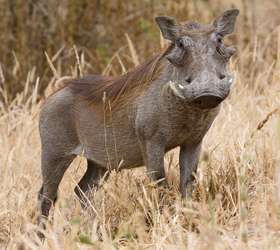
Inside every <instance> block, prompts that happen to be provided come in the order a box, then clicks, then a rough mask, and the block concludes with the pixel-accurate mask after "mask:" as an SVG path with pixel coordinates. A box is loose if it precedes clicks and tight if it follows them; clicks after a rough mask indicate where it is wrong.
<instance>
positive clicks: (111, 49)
mask: <svg viewBox="0 0 280 250" xmlns="http://www.w3.org/2000/svg"><path fill="white" fill-rule="evenodd" d="M256 1H258V0H248V1H245V0H244V1H232V2H230V1H222V0H213V1H210V0H203V1H202V0H185V1H178V0H173V1H167V0H141V1H140V0H129V1H128V0H127V1H124V0H103V1H102V0H79V1H78V0H60V1H58V0H47V1H46V0H0V20H1V21H0V31H1V32H0V66H1V68H0V69H1V71H0V76H1V77H0V84H1V88H2V89H3V88H5V90H6V92H8V93H9V94H8V96H9V99H11V98H13V97H15V95H16V93H18V92H19V91H22V90H23V89H24V86H25V84H26V79H27V76H28V72H30V71H32V72H33V79H31V80H32V83H31V84H35V80H36V78H37V77H39V78H40V84H39V90H40V93H42V91H43V90H44V89H45V87H46V86H47V84H48V83H49V82H50V80H51V78H52V77H53V73H52V71H51V69H50V67H49V65H48V63H47V60H46V56H45V54H44V52H47V54H48V55H49V56H50V57H51V58H52V61H53V64H54V65H55V67H56V69H57V70H58V71H59V72H60V74H61V75H62V76H63V75H67V74H68V75H69V74H71V69H73V67H74V65H75V62H76V58H75V53H74V51H73V46H74V45H76V46H77V50H78V52H79V53H84V56H85V61H86V62H88V64H86V65H87V67H86V69H85V70H86V72H90V73H101V72H102V70H104V68H105V67H106V65H107V64H108V63H109V62H110V60H111V58H112V56H113V55H114V54H116V53H117V54H118V56H120V57H121V59H122V61H124V62H125V64H126V66H128V67H130V66H133V63H132V61H131V57H129V56H128V55H127V53H128V52H127V51H128V50H127V49H126V48H127V39H126V36H125V34H126V33H127V34H128V35H129V37H130V39H131V41H132V42H133V44H134V47H135V49H136V51H137V52H138V56H139V57H140V58H139V59H140V61H143V60H144V59H145V58H147V57H149V55H151V54H152V53H155V52H156V51H158V50H159V48H160V46H159V40H160V38H159V30H158V28H157V26H156V25H155V23H154V17H155V16H156V15H170V16H175V17H177V18H178V19H179V20H189V19H191V20H200V21H209V20H211V19H212V18H213V17H214V16H216V15H217V14H219V13H221V12H222V11H224V10H225V9H227V8H231V7H238V8H240V9H241V16H240V18H239V22H240V23H242V25H239V27H238V29H239V32H238V34H239V35H238V37H236V36H233V37H232V39H234V40H238V49H239V53H240V50H241V51H242V50H246V49H249V50H252V51H253V49H254V48H253V47H252V46H251V45H249V44H253V43H249V40H250V39H256V37H257V38H258V39H259V42H261V43H265V32H273V30H274V29H275V27H276V26H277V23H279V21H280V15H279V10H280V1H278V0H275V1H269V5H268V6H267V5H266V6H265V8H264V9H265V10H266V11H265V12H264V11H263V10H261V9H258V8H256V6H259V7H260V6H262V4H258V5H256ZM264 5H265V2H263V6H264ZM277 15H278V16H279V18H277V17H276V16H277ZM261 16H264V17H265V19H261ZM270 16H273V19H271V20H272V21H271V22H270V19H269V17H270ZM263 20H265V23H264V22H263ZM275 41H276V40H275ZM267 43H271V44H270V45H269V46H276V44H277V43H276V42H275V43H272V41H267ZM247 46H251V47H250V48H247ZM271 51H273V50H270V52H268V53H264V55H263V56H264V57H271V58H275V57H276V52H275V54H273V53H272V54H271ZM252 53H253V52H252ZM242 63H243V64H245V65H244V66H248V65H250V64H251V63H252V62H250V61H248V60H247V61H246V60H244V61H243V62H239V66H243V65H242ZM108 73H109V74H119V73H121V70H120V67H119V66H118V65H116V66H115V67H114V68H113V69H112V70H111V71H110V72H108ZM29 80H30V79H29Z"/></svg>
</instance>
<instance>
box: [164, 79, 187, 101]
mask: <svg viewBox="0 0 280 250" xmlns="http://www.w3.org/2000/svg"><path fill="white" fill-rule="evenodd" d="M168 84H169V86H170V88H171V90H172V91H173V93H174V94H175V95H176V96H178V97H179V98H181V99H185V97H184V96H183V95H182V94H181V93H180V92H179V91H178V89H177V88H176V86H175V82H173V81H169V83H168ZM181 86H182V85H181ZM182 87H183V86H182Z"/></svg>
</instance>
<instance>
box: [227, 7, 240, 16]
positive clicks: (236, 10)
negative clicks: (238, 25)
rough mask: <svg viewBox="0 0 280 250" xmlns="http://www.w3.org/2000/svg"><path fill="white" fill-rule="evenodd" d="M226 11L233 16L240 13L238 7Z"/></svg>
mask: <svg viewBox="0 0 280 250" xmlns="http://www.w3.org/2000/svg"><path fill="white" fill-rule="evenodd" d="M228 12H230V13H232V14H234V15H235V16H238V15H239V13H240V11H239V9H236V8H234V9H230V10H228Z"/></svg>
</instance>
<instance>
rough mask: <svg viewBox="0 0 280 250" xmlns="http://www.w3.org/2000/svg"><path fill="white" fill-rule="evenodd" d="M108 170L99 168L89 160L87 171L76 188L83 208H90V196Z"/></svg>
mask: <svg viewBox="0 0 280 250" xmlns="http://www.w3.org/2000/svg"><path fill="white" fill-rule="evenodd" d="M106 171H107V169H106V168H104V167H101V166H99V165H98V164H96V163H95V162H93V161H91V160H87V170H86V172H85V174H84V176H83V177H82V179H81V180H80V182H79V183H78V185H77V186H76V187H75V189H74V191H75V193H76V195H77V196H78V198H79V200H80V202H81V205H82V207H83V208H85V207H87V206H88V201H89V199H88V196H89V192H90V191H91V189H92V188H98V186H99V182H100V180H101V179H102V178H103V177H104V176H105V178H106V177H107V176H108V174H106Z"/></svg>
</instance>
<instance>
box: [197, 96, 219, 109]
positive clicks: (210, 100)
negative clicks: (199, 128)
mask: <svg viewBox="0 0 280 250" xmlns="http://www.w3.org/2000/svg"><path fill="white" fill-rule="evenodd" d="M222 101H223V99H222V98H221V97H219V96H213V95H203V96H199V97H197V98H195V99H194V101H193V103H194V104H195V105H196V106H197V107H199V108H202V109H211V108H215V107H216V106H218V105H219V104H220V103H221V102H222Z"/></svg>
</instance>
